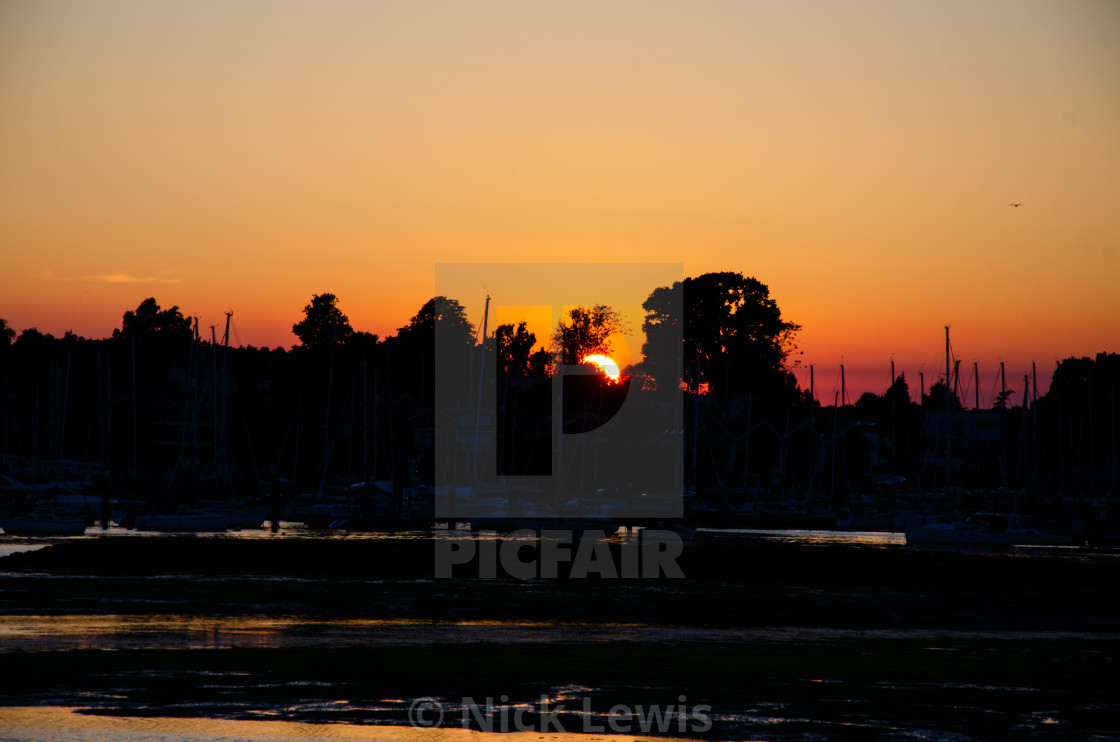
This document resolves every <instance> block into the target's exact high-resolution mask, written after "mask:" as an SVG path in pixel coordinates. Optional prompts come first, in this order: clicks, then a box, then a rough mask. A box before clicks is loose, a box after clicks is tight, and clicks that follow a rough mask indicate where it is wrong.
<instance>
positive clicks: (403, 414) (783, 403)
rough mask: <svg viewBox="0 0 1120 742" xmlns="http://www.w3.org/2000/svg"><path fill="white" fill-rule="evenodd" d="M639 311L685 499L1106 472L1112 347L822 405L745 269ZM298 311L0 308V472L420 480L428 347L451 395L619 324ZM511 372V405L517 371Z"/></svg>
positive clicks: (582, 345)
mask: <svg viewBox="0 0 1120 742" xmlns="http://www.w3.org/2000/svg"><path fill="white" fill-rule="evenodd" d="M643 308H644V309H645V311H646V315H645V318H644V321H643V325H642V329H643V331H644V334H645V337H646V340H645V343H644V345H643V347H642V354H643V360H642V362H641V363H639V364H636V365H634V366H631V367H629V368H627V369H625V375H626V376H627V377H628V379H626V380H625V381H624V384H627V385H628V386H627V387H626V388H625V391H620V390H619V389H618V388H617V387H613V386H612V387H611V394H613V395H615V396H619V395H620V394H625V393H628V394H642V393H651V392H652V391H654V390H660V392H662V393H664V391H665V390H667V389H668V390H678V391H677V393H679V394H680V395H682V398H683V400H684V420H683V423H684V425H683V427H684V431H683V441H684V445H683V448H684V459H685V461H684V462H683V471H684V474H685V476H684V480H685V482H686V485H687V486H689V487H694V488H695V489H696V491H697V493H698V495H699V496H700V497H701V499H704V498H707V499H709V500H711V501H712V502H713V503H719V504H721V505H726V504H733V503H735V502H736V501H742V500H750V499H755V500H760V499H779V498H801V499H803V500H805V501H809V500H814V501H831V502H832V503H833V504H840V503H842V502H844V501H847V500H849V499H850V498H852V497H853V495H854V494H855V493H858V492H869V491H874V490H876V489H878V488H882V487H884V486H888V487H895V488H908V489H920V490H930V489H937V488H947V487H949V488H951V487H962V488H969V489H990V490H998V489H1001V488H1002V489H1004V490H1007V491H1015V492H1019V493H1026V494H1029V495H1030V496H1031V497H1046V496H1048V495H1051V494H1054V493H1057V492H1061V491H1071V490H1076V491H1088V492H1104V491H1106V490H1108V489H1109V488H1110V487H1111V488H1113V489H1115V486H1116V481H1117V448H1118V442H1117V423H1116V413H1117V409H1116V404H1117V402H1116V397H1117V396H1118V395H1117V392H1118V390H1120V356H1117V355H1116V354H1105V353H1102V354H1099V355H1097V356H1096V357H1095V358H1088V357H1086V358H1070V359H1067V360H1065V361H1063V362H1062V363H1060V364H1059V366H1058V368H1057V369H1056V371H1055V373H1054V375H1053V379H1052V382H1051V386H1050V388H1049V390H1047V391H1046V393H1045V394H1043V395H1039V396H1037V398H1035V397H1034V396H1033V395H1030V396H1028V397H1027V398H1026V399H1025V400H1024V401H1023V402H1021V404H1020V405H1019V406H1017V407H1009V406H1008V405H1007V397H1008V395H1003V396H1002V397H1001V398H1000V399H999V400H997V404H996V406H995V407H994V408H993V409H991V410H964V409H963V408H962V405H961V404H960V401H959V400H958V399H957V397H956V395H955V394H954V393H953V391H952V390H951V389H950V388H949V386H947V385H946V384H945V383H944V381H940V382H938V383H937V384H934V386H933V387H932V388H931V389H930V390H929V394H928V395H926V396H924V397H923V398H922V399H921V400H919V401H913V400H912V399H911V395H910V390H909V386H908V381H907V379H906V378H905V376H904V375H900V376H899V377H898V378H897V379H896V380H895V382H894V383H893V384H892V385H891V387H890V388H889V389H887V390H885V391H884V393H883V394H881V395H875V394H865V395H864V396H863V397H861V398H860V399H859V400H858V401H857V402H856V403H855V404H852V405H846V406H822V405H820V404H819V403H818V402H817V401H816V400H814V399H812V398H811V396H810V394H809V392H808V391H807V390H804V389H801V388H799V387H798V385H797V383H796V379H795V378H794V376H793V374H792V373H791V370H790V369H791V365H792V357H793V354H794V353H795V352H796V345H795V342H796V335H797V332H798V330H799V329H800V328H799V326H798V325H796V324H794V323H792V322H789V321H788V320H786V319H785V318H783V317H782V315H781V312H780V310H779V308H778V306H777V304H776V302H775V300H774V299H773V298H772V297H771V296H770V294H769V289H768V288H767V287H766V285H765V284H762V283H761V282H759V281H757V280H756V279H753V278H748V277H744V276H742V275H741V274H739V273H730V272H724V273H709V274H704V275H701V276H696V277H691V278H686V279H684V280H683V281H681V282H678V283H675V284H674V285H672V286H664V287H657V288H655V289H653V290H652V291H651V293H650V295H649V297H648V299H647V301H646V302H645V304H644V305H643ZM296 319H297V320H298V321H296V322H295V323H294V324H293V328H292V329H293V333H294V334H295V336H296V338H297V339H298V341H299V342H298V343H297V344H296V345H294V346H293V347H292V348H291V349H290V350H282V349H267V348H254V347H252V346H246V347H230V346H229V344H228V329H225V330H223V329H222V328H215V329H214V330H211V331H210V332H207V333H205V334H204V333H201V332H200V330H199V328H198V327H197V322H196V321H195V320H192V319H191V318H190V317H189V316H186V315H184V314H183V313H182V312H181V311H180V309H179V308H178V307H171V308H169V309H164V308H162V307H160V305H159V303H158V302H157V301H156V299H155V298H149V299H146V300H145V301H144V302H142V303H141V304H140V305H139V306H138V307H137V308H136V309H135V310H129V311H127V312H125V313H124V315H123V317H122V323H121V327H120V328H119V329H117V330H114V332H113V334H112V336H111V337H108V338H104V339H96V340H91V339H85V338H81V337H78V336H76V335H74V334H73V333H69V332H68V333H66V334H65V335H64V336H63V337H61V338H56V337H53V336H51V335H49V334H45V333H41V332H39V331H38V330H37V329H35V328H28V329H25V330H23V331H22V332H20V333H19V334H18V335H17V333H16V332H15V330H14V329H13V328H10V327H8V325H7V323H6V322H4V321H3V320H0V384H2V394H0V415H2V417H3V421H2V425H3V430H2V433H3V434H2V445H0V454H2V455H3V457H4V458H3V461H4V466H3V467H2V468H0V473H8V474H18V475H19V476H20V478H22V479H30V478H38V479H40V480H46V479H49V478H50V477H52V476H53V470H52V467H56V466H57V462H59V461H63V460H74V461H81V462H91V463H93V464H96V468H97V471H98V472H100V473H102V474H103V473H105V472H107V473H108V478H109V480H108V482H107V483H106V484H107V486H110V487H114V488H118V489H128V488H131V489H134V490H145V491H148V492H152V493H156V492H175V493H180V492H181V493H188V494H195V493H199V494H201V493H206V494H231V495H238V496H255V495H260V494H263V493H264V492H265V491H271V490H273V489H276V488H279V489H282V490H283V489H287V490H288V491H292V492H307V491H317V490H322V489H324V488H325V487H328V486H329V485H330V484H331V483H333V482H338V481H360V480H380V481H385V480H388V481H393V482H397V483H404V482H430V481H431V478H432V470H433V456H432V449H433V447H434V445H435V438H434V429H435V427H436V426H435V415H436V414H437V412H436V408H437V404H436V398H435V379H436V373H437V367H436V364H437V362H438V363H439V364H440V368H441V370H442V372H444V376H443V378H448V377H447V375H446V372H447V371H448V370H449V369H450V370H451V378H452V379H454V380H455V385H456V387H457V391H455V393H454V394H453V398H454V399H455V400H456V405H460V406H462V407H467V406H469V404H470V401H471V400H472V399H473V398H474V394H475V393H474V392H473V390H474V389H475V388H476V387H477V386H478V381H479V373H480V372H481V373H482V374H483V375H484V377H485V380H487V381H490V382H491V383H494V384H495V385H496V386H497V388H499V389H508V388H509V387H510V386H511V380H512V379H516V378H523V379H533V378H536V379H547V378H548V377H550V376H551V375H552V374H554V373H555V371H556V369H557V364H558V363H578V362H580V361H581V360H582V359H583V358H585V357H586V356H587V355H589V354H592V353H603V354H605V355H609V354H610V350H611V349H610V337H611V336H612V334H614V333H615V332H618V331H622V329H623V328H622V326H621V321H620V318H619V317H618V315H617V313H616V312H614V310H612V309H611V308H610V307H608V306H604V305H599V306H595V307H578V308H575V309H573V310H572V311H571V312H569V314H568V315H567V316H566V317H564V318H563V319H562V320H561V322H560V323H559V324H558V326H557V327H556V328H555V331H554V333H553V336H552V337H550V338H543V339H538V338H536V337H535V336H534V335H533V333H531V332H529V331H528V330H527V328H526V325H525V323H520V322H519V323H513V324H507V325H501V326H499V327H497V328H494V329H493V330H491V331H488V332H487V337H486V338H485V340H484V342H485V344H486V347H487V349H488V350H491V351H493V352H492V353H489V354H486V355H485V356H484V357H485V358H486V359H488V360H487V361H486V362H485V363H483V364H480V363H479V361H478V359H479V339H478V337H477V330H476V328H475V327H474V326H473V325H472V324H471V323H470V322H469V321H468V320H467V318H466V313H465V311H464V309H463V307H462V305H461V304H460V303H459V302H458V301H456V300H454V299H451V298H447V297H434V298H433V299H431V300H430V301H428V302H427V303H425V304H424V306H422V307H421V308H420V309H419V310H418V311H417V313H416V314H415V315H414V316H413V317H412V318H411V319H410V320H409V321H408V323H407V324H405V325H404V326H402V327H401V328H399V329H398V330H397V332H396V333H395V334H393V335H391V336H389V337H386V338H379V337H378V336H377V335H373V334H370V333H367V332H362V331H360V330H357V329H355V328H353V327H352V326H351V324H350V321H349V319H348V318H347V317H346V315H345V314H344V313H343V312H342V311H341V309H340V308H339V300H338V297H336V296H334V295H333V294H330V293H324V294H318V295H315V296H313V297H312V298H311V300H310V301H309V303H308V304H307V305H306V306H305V307H304V309H303V314H302V317H299V318H296ZM208 329H209V328H208ZM437 348H438V353H437ZM613 383H614V382H612V381H611V380H609V379H607V378H606V377H603V378H602V379H601V384H603V385H612V384H613ZM514 386H517V387H518V388H520V389H522V392H521V394H522V398H523V401H524V399H526V397H525V395H527V394H529V393H530V392H526V391H524V390H526V389H532V388H533V387H532V384H527V383H519V384H517V385H514ZM546 406H547V405H546ZM445 412H450V413H452V414H454V413H457V412H458V409H455V410H447V411H445ZM52 462H54V463H52Z"/></svg>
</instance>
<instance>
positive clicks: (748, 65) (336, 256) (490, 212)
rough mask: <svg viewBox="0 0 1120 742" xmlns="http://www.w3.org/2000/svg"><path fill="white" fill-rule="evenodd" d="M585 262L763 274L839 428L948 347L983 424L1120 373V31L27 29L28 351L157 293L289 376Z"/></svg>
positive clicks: (190, 13)
mask: <svg viewBox="0 0 1120 742" xmlns="http://www.w3.org/2000/svg"><path fill="white" fill-rule="evenodd" d="M1011 203H1021V204H1022V205H1021V206H1019V207H1013V206H1009V204H1011ZM573 261H574V262H604V263H610V264H612V265H611V266H604V269H603V270H604V272H606V271H617V270H620V269H619V267H618V264H625V263H629V262H640V263H662V264H678V265H683V272H684V275H698V274H700V273H704V272H708V271H720V270H728V271H737V272H741V273H743V274H745V275H748V276H754V277H755V278H757V279H759V280H760V281H762V282H763V283H765V284H767V285H768V286H769V287H770V290H771V293H772V296H773V297H774V298H775V299H776V301H777V302H778V305H779V306H780V307H781V309H782V313H783V315H784V316H785V318H786V319H788V320H790V321H793V322H796V323H798V324H800V325H801V326H802V328H803V330H802V332H801V333H800V335H799V343H798V344H799V355H798V356H796V358H797V360H798V361H799V362H800V364H801V365H802V366H803V367H804V368H803V369H798V370H797V374H798V378H799V379H800V380H802V381H803V383H804V384H806V385H807V382H808V371H807V367H808V365H809V364H813V365H814V366H815V370H816V382H817V396H818V398H819V399H821V400H822V401H823V402H825V403H829V404H830V403H831V402H832V400H833V394H834V390H835V389H836V388H838V384H839V366H840V364H841V363H844V364H845V367H846V370H847V378H848V386H849V393H850V394H851V395H852V396H853V398H854V396H857V395H858V394H859V393H861V392H864V391H874V392H882V391H883V390H884V389H886V387H887V385H888V384H889V381H890V379H889V375H890V374H889V368H890V366H889V364H890V360H891V358H892V357H893V359H894V361H895V364H896V368H897V370H898V371H899V372H905V373H906V375H907V378H908V379H909V380H910V383H911V389H912V391H915V392H916V389H917V385H918V372H919V371H920V370H923V369H924V371H925V375H926V384H927V386H928V385H929V384H931V383H932V381H933V380H934V379H935V378H936V374H937V371H938V369H941V370H942V372H943V369H944V345H943V343H944V337H943V336H944V329H943V327H944V326H945V325H946V324H949V325H951V326H952V342H953V349H954V351H955V355H956V357H957V358H959V359H960V360H961V361H962V369H963V371H964V372H965V373H964V376H965V379H964V381H966V382H967V381H968V378H969V377H970V376H971V371H972V363H973V361H977V362H979V364H980V374H981V376H980V389H981V395H982V402H983V403H984V404H987V403H988V400H989V399H990V396H991V393H992V392H993V390H995V389H998V385H997V383H996V381H995V374H996V369H997V367H998V364H999V362H1000V361H1001V360H1003V361H1006V363H1007V369H1008V379H1009V383H1010V385H1011V386H1013V387H1015V388H1017V389H1021V386H1022V377H1023V374H1024V373H1027V372H1029V370H1030V364H1031V361H1036V362H1037V363H1038V368H1039V371H1040V374H1041V375H1043V376H1044V378H1045V379H1048V378H1049V373H1050V371H1051V370H1052V369H1053V366H1054V364H1055V362H1056V361H1057V360H1059V359H1061V358H1065V357H1067V356H1070V355H1076V356H1081V355H1094V354H1096V353H1097V352H1101V351H1112V352H1115V351H1120V3H1116V2H1111V1H1105V2H1082V1H1079V0H1052V1H1051V0H1046V1H1040V0H1008V1H1006V2H1004V1H996V0H992V1H987V2H977V1H976V0H968V1H966V2H956V1H953V0H949V1H945V0H939V1H938V2H926V3H917V2H897V1H893V0H891V1H888V0H882V1H863V2H859V1H856V2H853V1H851V0H848V1H846V2H823V1H820V2H761V1H757V0H725V1H720V2H714V1H705V0H688V1H685V0H667V1H664V2H657V1H656V0H643V1H641V2H638V1H634V2H627V1H623V0H616V1H613V2H610V1H608V2H602V1H596V2H581V1H579V0H575V1H568V2H520V1H518V2H514V1H512V0H511V1H509V2H490V1H479V0H468V1H465V2H451V1H444V2H433V1H431V0H408V1H407V2H405V1H403V0H402V1H399V2H385V1H375V0H362V1H357V0H355V1H352V2H346V1H342V0H325V1H323V0H320V1H317V2H311V1H310V0H308V1H306V2H285V1H281V0H267V1H266V0H260V1H248V0H232V1H231V2H218V1H217V0H210V1H202V2H168V1H160V0H134V1H130V2H123V1H119V0H98V1H97V2H89V1H88V0H56V1H54V2H39V1H38V0H6V2H4V3H3V4H0V317H2V318H4V319H6V320H7V321H8V323H9V325H11V326H12V327H13V328H14V329H15V330H16V331H17V332H20V331H22V330H24V329H26V328H28V327H31V326H35V327H38V328H39V329H40V330H42V331H44V332H51V333H54V334H56V335H61V334H62V333H64V332H65V331H67V330H73V331H75V332H77V333H78V334H79V335H83V336H85V337H105V336H107V335H109V334H110V333H111V332H112V330H113V328H115V327H119V326H120V323H121V315H122V314H123V313H124V311H125V310H128V309H134V308H135V307H136V306H137V305H138V304H139V303H140V302H141V301H142V300H143V299H144V298H146V297H148V296H155V297H156V298H157V300H158V301H159V303H160V304H161V306H163V307H165V308H166V307H170V306H172V305H178V306H179V307H180V309H181V310H182V311H183V312H184V313H185V314H188V315H193V316H198V317H199V318H200V323H201V324H202V326H203V327H206V326H208V325H210V324H220V323H221V322H222V321H223V320H224V316H223V313H224V312H225V311H227V310H232V311H233V313H234V320H233V321H234V326H235V328H236V334H235V336H234V338H233V340H234V342H235V343H241V344H253V345H258V346H260V345H267V346H284V347H288V346H290V345H292V344H294V343H295V342H296V338H295V337H294V336H293V335H292V333H291V326H292V324H293V323H294V322H296V321H298V320H299V319H300V318H301V316H302V308H303V306H304V305H305V304H306V303H307V302H308V301H309V300H310V298H311V295H312V294H315V293H322V292H325V291H329V292H333V293H335V294H336V295H338V296H339V298H340V300H341V301H340V307H341V309H342V310H343V311H344V312H345V313H346V314H347V315H348V316H349V317H350V319H351V322H352V324H353V325H354V326H355V328H356V329H360V330H365V331H368V332H374V333H377V334H379V335H382V336H385V335H388V334H391V333H393V332H394V331H395V329H396V328H398V327H400V326H402V325H404V324H406V323H407V321H408V319H409V318H410V317H411V316H412V315H413V314H415V313H416V311H417V310H418V309H419V308H420V307H421V305H422V304H423V303H424V302H425V301H426V300H427V299H429V298H430V297H431V296H432V295H433V293H434V292H435V287H436V266H437V265H439V264H444V263H468V262H484V263H503V262H509V263H522V262H530V263H532V262H543V263H563V262H573ZM539 280H540V281H541V282H542V285H543V284H546V283H548V282H549V281H553V280H556V279H555V278H554V277H553V276H550V275H541V276H540V278H539ZM497 285H498V284H497V282H495V284H494V285H487V283H486V282H485V279H482V280H481V282H480V285H478V286H475V287H473V289H472V288H470V287H465V288H464V290H463V293H461V294H460V295H457V296H454V297H453V298H456V299H459V300H460V301H461V302H462V303H463V304H464V305H465V306H467V307H468V309H469V311H470V314H471V318H472V320H474V321H476V322H478V323H481V318H482V308H483V304H484V300H485V295H486V293H487V292H489V293H491V294H492V295H494V296H493V298H494V301H495V302H499V303H501V304H503V305H511V304H521V303H523V301H522V299H521V298H518V299H516V300H515V299H511V298H508V297H501V296H497V295H496V291H497V289H496V286H497ZM648 288H649V290H652V289H653V288H655V286H652V285H651V286H649V287H648ZM507 314H508V313H507ZM637 322H638V325H639V327H640V318H637ZM492 326H493V323H491V327H492ZM543 334H545V333H544V332H542V331H538V340H544V338H543V337H542V335H543ZM637 344H638V345H639V346H640V341H638V343H637ZM1047 383H1048V382H1047ZM1043 384H1044V382H1043V381H1042V380H1041V379H1040V386H1042V387H1043V388H1042V389H1041V391H1045V388H1044V386H1043ZM1013 401H1015V402H1016V403H1018V398H1017V397H1016V398H1014V400H1013ZM967 402H968V404H969V405H970V406H971V403H972V392H971V391H969V392H968V394H967Z"/></svg>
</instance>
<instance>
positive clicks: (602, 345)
mask: <svg viewBox="0 0 1120 742" xmlns="http://www.w3.org/2000/svg"><path fill="white" fill-rule="evenodd" d="M621 332H625V327H624V325H623V322H622V316H621V315H619V313H618V312H616V311H615V310H614V309H611V308H610V307H609V306H607V305H605V304H596V305H595V306H593V307H591V308H590V309H589V308H587V307H574V308H573V309H570V310H568V318H567V320H563V319H561V320H560V322H559V323H557V325H556V332H555V333H553V336H552V340H553V350H554V351H555V353H556V354H557V356H558V358H559V359H560V362H561V363H565V364H569V365H576V364H579V363H582V362H583V359H584V358H586V357H587V356H589V355H592V354H596V353H599V354H602V355H605V356H609V355H610V353H611V342H610V336H611V335H613V334H615V333H621Z"/></svg>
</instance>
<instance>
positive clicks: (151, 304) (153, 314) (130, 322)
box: [113, 297, 191, 340]
mask: <svg viewBox="0 0 1120 742" xmlns="http://www.w3.org/2000/svg"><path fill="white" fill-rule="evenodd" d="M190 336H191V321H190V319H189V318H187V317H184V316H183V313H182V312H180V311H179V307H177V306H174V307H171V308H170V309H160V308H159V303H158V302H157V301H156V300H155V297H148V298H147V299H145V300H144V301H142V302H140V304H139V306H137V307H136V311H132V310H129V311H127V312H125V313H124V317H123V319H122V320H121V329H120V330H113V337H114V338H121V337H135V338H138V339H151V338H155V337H159V338H161V339H168V340H177V339H183V340H187V339H189V338H190Z"/></svg>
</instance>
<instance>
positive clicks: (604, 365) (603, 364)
mask: <svg viewBox="0 0 1120 742" xmlns="http://www.w3.org/2000/svg"><path fill="white" fill-rule="evenodd" d="M583 362H584V363H594V364H595V365H596V366H598V367H599V370H600V371H602V372H603V373H604V374H606V375H607V377H608V378H609V379H610V380H611V381H614V382H617V381H618V380H619V378H620V375H619V373H618V364H617V363H615V362H614V361H613V360H611V359H610V358H608V357H607V356H604V355H598V354H594V355H589V356H584V357H583Z"/></svg>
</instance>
